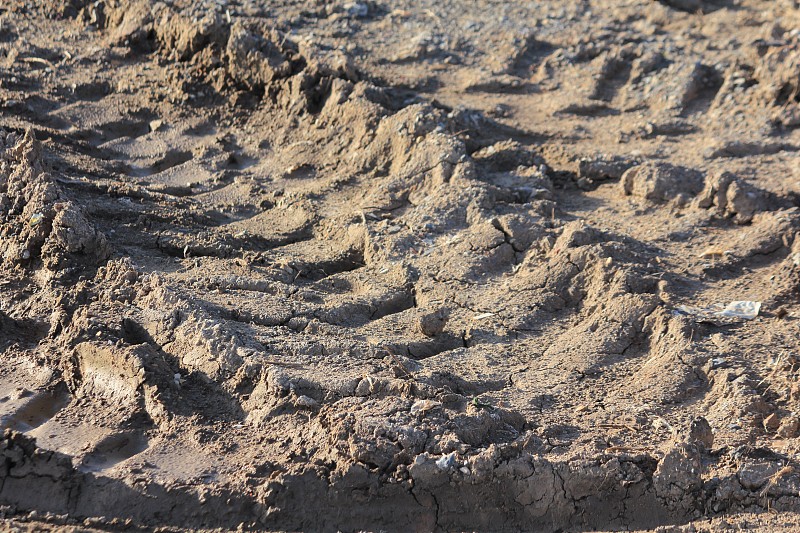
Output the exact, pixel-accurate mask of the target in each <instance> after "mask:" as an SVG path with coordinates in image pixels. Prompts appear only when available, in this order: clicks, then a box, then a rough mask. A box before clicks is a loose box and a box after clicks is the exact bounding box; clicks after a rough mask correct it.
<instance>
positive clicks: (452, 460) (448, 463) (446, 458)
mask: <svg viewBox="0 0 800 533" xmlns="http://www.w3.org/2000/svg"><path fill="white" fill-rule="evenodd" d="M455 465H456V452H450V453H448V454H447V455H443V456H441V457H440V458H439V459H437V460H436V466H438V467H439V468H440V469H442V470H450V468H452V467H454V466H455Z"/></svg>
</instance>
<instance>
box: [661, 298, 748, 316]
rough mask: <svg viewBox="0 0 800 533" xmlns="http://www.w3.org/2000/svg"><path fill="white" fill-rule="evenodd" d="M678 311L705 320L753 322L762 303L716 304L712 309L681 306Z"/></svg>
mask: <svg viewBox="0 0 800 533" xmlns="http://www.w3.org/2000/svg"><path fill="white" fill-rule="evenodd" d="M676 309H677V311H679V312H680V313H683V314H686V315H692V316H696V317H699V318H705V319H711V320H713V319H723V320H725V319H728V320H752V319H754V318H755V317H757V316H758V313H759V312H760V311H761V302H754V301H751V300H736V301H733V302H731V303H729V304H728V305H722V304H714V305H712V306H710V307H692V306H688V305H679V306H678V307H677V308H676Z"/></svg>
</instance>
